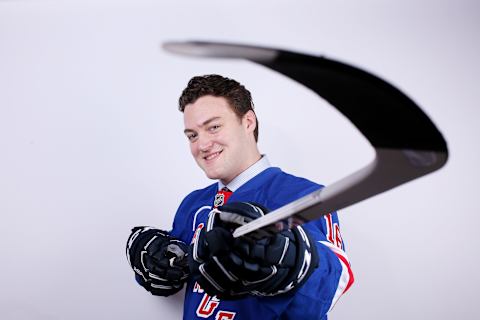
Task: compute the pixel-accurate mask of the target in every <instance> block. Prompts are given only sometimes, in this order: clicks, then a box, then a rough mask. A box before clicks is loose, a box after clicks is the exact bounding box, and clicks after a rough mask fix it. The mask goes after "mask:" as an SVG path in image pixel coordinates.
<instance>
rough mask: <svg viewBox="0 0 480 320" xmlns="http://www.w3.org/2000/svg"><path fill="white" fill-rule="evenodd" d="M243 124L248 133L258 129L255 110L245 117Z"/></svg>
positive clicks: (249, 111) (248, 112)
mask: <svg viewBox="0 0 480 320" xmlns="http://www.w3.org/2000/svg"><path fill="white" fill-rule="evenodd" d="M243 123H244V125H245V128H246V129H247V130H248V132H252V133H253V131H254V130H255V128H256V127H257V116H256V115H255V112H253V110H248V111H247V113H245V114H244V115H243Z"/></svg>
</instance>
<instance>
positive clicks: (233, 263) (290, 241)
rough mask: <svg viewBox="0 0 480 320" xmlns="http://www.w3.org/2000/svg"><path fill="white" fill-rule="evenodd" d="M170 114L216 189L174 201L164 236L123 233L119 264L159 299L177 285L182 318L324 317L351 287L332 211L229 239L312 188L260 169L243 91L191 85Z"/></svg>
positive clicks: (148, 231) (229, 83)
mask: <svg viewBox="0 0 480 320" xmlns="http://www.w3.org/2000/svg"><path fill="white" fill-rule="evenodd" d="M179 109H180V111H181V112H183V113H184V125H185V130H184V132H185V135H186V137H187V139H188V142H189V145H190V151H191V153H192V156H193V157H194V159H195V161H196V162H197V164H198V166H199V167H200V168H201V169H202V170H203V171H204V172H205V174H206V175H207V177H209V178H210V179H215V180H217V182H215V183H213V184H212V185H210V186H208V187H206V188H204V189H201V190H196V191H193V192H192V193H190V194H189V195H188V196H187V197H186V198H185V199H184V200H183V201H182V203H181V204H180V207H179V209H178V211H177V213H176V215H175V219H174V222H173V229H172V230H171V231H170V232H165V231H162V230H158V229H154V228H149V227H136V228H134V229H133V230H132V234H131V235H130V237H129V240H128V242H127V257H128V260H129V262H130V265H131V266H132V268H133V269H134V271H135V273H136V279H137V281H138V282H139V283H140V284H141V285H142V286H143V287H145V288H146V289H147V290H148V291H150V292H151V293H152V294H155V295H164V296H166V295H170V294H173V293H175V292H178V291H179V290H180V289H181V288H182V287H183V285H184V283H186V284H187V286H186V292H185V304H184V319H205V318H208V319H217V320H218V319H223V320H224V319H237V320H238V319H262V320H267V319H326V318H327V313H328V311H330V310H331V309H332V307H333V306H334V304H335V302H336V301H337V300H338V298H339V297H340V296H341V295H342V294H343V293H344V292H345V291H347V290H348V288H349V287H350V286H351V284H352V283H353V274H352V272H351V269H350V263H349V261H348V258H347V256H346V255H345V252H344V243H343V240H342V237H341V235H340V228H339V221H338V217H337V214H336V213H331V214H328V215H326V216H324V217H323V218H322V219H319V220H318V221H312V222H309V223H307V224H304V225H302V226H293V227H292V226H290V228H288V227H286V226H285V225H282V224H281V223H280V224H277V225H276V227H275V228H273V227H272V228H270V230H272V229H275V230H274V231H273V232H272V231H271V232H270V233H267V232H263V233H260V232H259V233H257V234H255V235H251V236H247V237H241V238H239V239H233V237H232V236H231V233H232V230H234V228H235V227H237V226H239V225H242V224H244V223H246V222H248V221H251V220H252V219H255V218H257V217H259V216H261V215H263V214H267V213H268V211H269V210H274V209H277V208H279V207H281V206H283V205H285V204H288V203H290V202H291V201H294V200H296V199H298V198H301V197H303V196H305V195H307V194H309V193H311V192H313V191H315V190H318V189H319V188H321V187H322V186H320V185H318V184H315V183H313V182H311V181H309V180H306V179H303V178H299V177H295V176H293V175H290V174H287V173H285V172H283V171H282V170H280V169H279V168H276V167H271V166H270V163H269V160H268V158H267V156H265V155H262V154H261V153H260V152H259V150H258V147H257V140H258V121H257V118H256V115H255V112H254V110H253V102H252V98H251V95H250V92H249V91H248V90H247V89H245V87H244V86H242V85H241V84H239V83H238V82H236V81H235V80H232V79H228V78H225V77H222V76H219V75H206V76H200V77H194V78H192V79H191V80H190V82H189V83H188V86H187V88H186V89H185V90H184V91H183V93H182V95H181V97H180V99H179ZM187 244H190V245H189V246H188V245H187Z"/></svg>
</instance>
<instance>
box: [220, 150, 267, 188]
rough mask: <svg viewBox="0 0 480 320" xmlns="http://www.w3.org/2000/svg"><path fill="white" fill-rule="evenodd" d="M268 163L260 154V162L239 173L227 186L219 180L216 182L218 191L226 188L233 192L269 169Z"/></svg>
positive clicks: (264, 156)
mask: <svg viewBox="0 0 480 320" xmlns="http://www.w3.org/2000/svg"><path fill="white" fill-rule="evenodd" d="M270 167H271V165H270V161H268V157H267V156H266V155H265V154H262V157H261V158H260V160H258V161H257V162H255V163H254V164H253V165H251V166H250V167H248V168H247V170H245V171H243V172H242V173H240V174H239V175H238V176H236V177H235V178H234V179H233V180H232V181H230V183H229V184H228V185H224V184H223V183H222V182H221V181H220V180H219V181H218V190H220V189H222V188H224V187H227V188H228V189H229V190H230V191H232V192H235V190H237V189H238V188H240V187H241V186H242V185H243V184H245V183H246V182H247V181H248V180H250V179H252V178H253V177H255V176H256V175H257V174H259V173H260V172H262V171H263V170H265V169H268V168H270Z"/></svg>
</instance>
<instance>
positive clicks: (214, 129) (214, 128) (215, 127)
mask: <svg viewBox="0 0 480 320" xmlns="http://www.w3.org/2000/svg"><path fill="white" fill-rule="evenodd" d="M218 129H220V125H219V124H215V125H213V126H211V127H210V128H209V130H210V131H217V130H218Z"/></svg>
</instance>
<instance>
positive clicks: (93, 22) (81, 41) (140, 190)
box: [0, 0, 480, 320]
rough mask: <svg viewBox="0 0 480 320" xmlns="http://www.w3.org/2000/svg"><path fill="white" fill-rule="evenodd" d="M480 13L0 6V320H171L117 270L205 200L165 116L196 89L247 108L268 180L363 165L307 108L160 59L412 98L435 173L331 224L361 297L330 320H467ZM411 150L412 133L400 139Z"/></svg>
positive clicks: (327, 114) (173, 306) (335, 6)
mask: <svg viewBox="0 0 480 320" xmlns="http://www.w3.org/2000/svg"><path fill="white" fill-rule="evenodd" d="M479 27H480V4H479V3H478V2H477V1H474V0H472V1H466V0H463V1H433V0H432V1H414V0H408V1H405V0H404V1H397V2H393V1H373V0H368V1H361V2H360V1H324V0H317V1H274V0H270V1H254V0H248V1H247V0H243V1H235V2H233V1H220V0H219V1H210V0H203V1H164V2H161V1H145V0H144V1H133V0H132V1H126V0H124V1H106V0H103V1H95V2H94V1H63V2H61V1H54V0H52V1H40V0H39V1H21V0H10V1H0V152H1V156H0V213H1V218H2V220H1V223H0V246H1V247H0V248H1V264H0V283H1V286H0V317H1V318H2V319H4V320H13V319H22V320H23V319H72V320H76V319H117V320H122V319H133V318H134V317H137V318H138V319H181V314H182V294H177V295H176V296H173V297H170V298H160V297H153V296H151V295H149V294H147V293H146V292H144V291H143V289H141V288H140V287H138V286H137V285H136V284H135V282H134V280H133V273H132V271H131V270H130V268H129V266H128V265H127V262H126V259H125V256H124V243H125V240H126V238H127V236H128V234H129V230H130V228H131V227H132V226H135V225H155V226H157V227H159V228H164V229H168V228H170V224H171V221H172V218H173V215H174V213H175V210H176V207H177V205H178V204H179V202H180V201H181V199H182V198H183V196H185V195H186V194H187V193H188V192H190V191H191V190H193V189H194V188H199V187H202V186H204V185H206V184H207V183H210V181H208V180H207V179H206V178H205V177H204V176H203V174H202V173H201V172H200V170H199V169H198V168H197V167H196V165H195V163H194V161H193V160H192V159H191V156H190V154H189V151H188V145H187V143H186V140H185V138H184V137H183V133H182V130H183V121H182V114H181V113H180V112H178V111H177V110H176V108H177V107H176V105H177V99H178V96H179V94H180V92H181V90H182V89H183V88H184V86H185V85H186V82H187V81H188V79H189V78H190V77H191V76H193V75H198V74H206V73H220V74H223V75H227V76H230V77H233V78H236V79H238V80H239V81H241V82H243V83H244V84H245V85H246V86H247V87H248V88H249V89H250V90H251V91H252V93H253V96H254V100H255V104H256V106H257V113H258V116H259V119H260V147H261V151H262V152H264V153H267V154H268V155H269V157H270V160H271V161H272V163H273V164H274V165H277V166H280V167H282V168H283V169H284V170H286V171H289V172H292V173H294V174H297V175H301V176H306V177H308V178H310V179H312V180H314V181H317V182H320V183H324V184H329V183H331V182H333V181H335V180H337V179H338V178H340V177H342V176H344V175H345V174H347V173H349V172H351V171H353V170H356V169H357V168H359V167H361V166H363V165H364V164H366V163H367V162H368V161H370V160H371V158H372V157H373V152H372V150H371V149H370V147H369V145H368V143H367V142H366V141H365V140H364V139H363V138H362V137H361V136H360V135H359V134H358V132H357V131H356V129H355V128H354V127H353V126H352V125H351V124H350V123H349V122H348V121H347V120H346V119H345V118H343V116H341V115H340V114H339V113H338V112H337V111H335V110H334V109H333V108H332V107H330V106H329V105H328V104H326V103H324V102H323V101H322V100H320V99H318V98H317V97H316V96H315V95H314V94H312V93H311V92H310V91H308V90H306V89H304V88H303V87H300V86H298V85H296V84H295V83H293V82H291V81H290V80H288V79H286V78H283V77H281V76H279V75H278V74H275V73H273V72H271V71H269V70H267V69H264V68H261V67H259V66H257V65H254V64H252V63H248V62H242V61H220V60H196V59H189V58H184V57H177V56H172V55H169V54H167V53H165V52H162V51H161V50H160V43H161V42H162V41H166V40H189V39H198V40H216V41H229V42H241V43H250V44H259V45H265V46H273V47H282V48H287V49H292V50H298V51H303V52H309V53H315V54H323V55H325V56H327V57H329V58H332V59H337V60H340V61H343V62H347V63H351V64H353V65H356V66H359V67H361V68H364V69H366V70H369V71H371V72H373V73H374V74H376V75H379V76H381V77H383V78H385V79H387V80H389V81H390V82H392V83H393V84H394V85H396V86H397V87H399V88H400V89H401V90H403V91H404V92H405V93H407V94H408V95H409V96H410V97H411V98H412V99H413V100H414V101H416V102H417V103H418V104H419V105H420V106H422V108H423V109H424V111H425V112H426V113H427V114H428V115H429V116H430V117H431V118H432V120H433V121H434V122H435V123H436V125H437V126H438V127H439V128H440V130H441V131H442V132H443V134H444V135H445V137H446V139H447V142H448V145H449V148H450V159H449V162H448V163H447V165H446V167H445V168H444V169H442V170H441V171H438V172H436V173H433V174H431V175H429V176H426V177H424V178H422V179H419V180H417V181H414V182H411V183H408V184H406V185H404V186H402V187H400V188H397V189H394V190H392V191H390V192H387V193H385V194H383V195H380V196H377V197H375V198H372V199H369V200H367V201H365V202H362V203H360V204H357V205H355V206H352V207H350V208H346V209H344V210H342V211H341V212H340V219H341V222H342V228H343V237H344V239H345V241H346V244H347V250H348V254H349V256H350V259H351V261H352V264H353V270H354V272H355V276H356V282H355V284H354V286H353V287H352V288H351V290H350V291H349V292H348V294H347V295H346V296H344V297H343V298H342V299H341V300H340V302H339V303H338V304H337V306H336V308H335V309H334V311H333V312H332V313H331V319H394V320H396V319H399V320H400V319H402V320H403V319H452V318H458V319H475V318H477V316H476V315H477V311H476V309H477V308H476V306H475V302H476V300H477V299H476V298H475V296H476V295H477V293H476V291H477V287H478V285H480V281H479V280H480V279H479V278H480V276H479V273H478V272H477V265H478V263H479V262H480V261H479V260H480V254H479V250H478V244H479V240H480V237H479V235H478V232H477V228H478V225H479V222H480V221H479V218H478V212H479V211H480V210H479V209H480V205H479V201H478V190H477V187H476V183H475V182H476V181H477V180H478V179H479V178H480V171H479V170H478V168H477V165H478V163H479V162H480V152H479V142H478V137H480V129H479V128H480V126H479V125H478V121H479V115H480V112H479V109H478V101H479V100H480V93H479V92H480V90H479V89H480V88H479V76H478V75H479V74H480V63H479V62H478V58H479V57H480V43H479V39H480V38H479V36H478V32H479V31H480V29H479ZM405 130H408V126H405Z"/></svg>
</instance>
